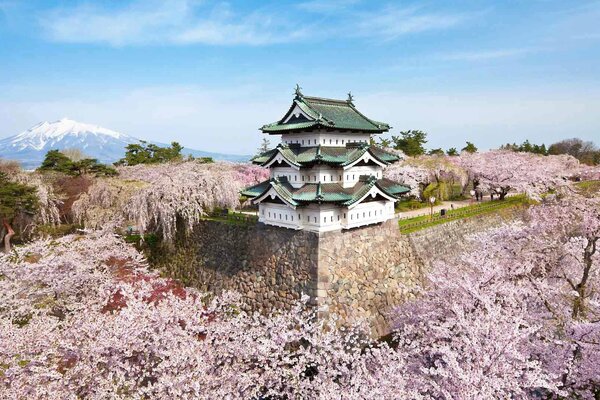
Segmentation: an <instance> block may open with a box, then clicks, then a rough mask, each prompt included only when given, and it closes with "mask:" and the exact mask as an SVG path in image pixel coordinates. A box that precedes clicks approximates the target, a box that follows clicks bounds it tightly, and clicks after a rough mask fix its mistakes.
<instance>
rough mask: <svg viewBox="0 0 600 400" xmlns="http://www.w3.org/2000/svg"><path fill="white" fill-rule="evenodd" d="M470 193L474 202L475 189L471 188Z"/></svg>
mask: <svg viewBox="0 0 600 400" xmlns="http://www.w3.org/2000/svg"><path fill="white" fill-rule="evenodd" d="M469 193H470V194H471V204H473V198H474V197H475V191H474V190H473V189H471V191H470V192H469Z"/></svg>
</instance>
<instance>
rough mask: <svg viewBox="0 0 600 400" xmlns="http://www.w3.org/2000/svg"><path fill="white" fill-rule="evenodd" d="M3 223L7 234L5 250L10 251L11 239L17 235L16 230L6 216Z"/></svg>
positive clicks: (5, 236)
mask: <svg viewBox="0 0 600 400" xmlns="http://www.w3.org/2000/svg"><path fill="white" fill-rule="evenodd" d="M2 225H4V228H5V229H6V235H4V252H5V253H10V239H11V238H12V237H13V236H14V235H15V231H14V230H13V228H12V226H10V223H9V222H8V220H7V219H6V218H5V219H3V220H2Z"/></svg>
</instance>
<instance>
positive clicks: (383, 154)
mask: <svg viewBox="0 0 600 400" xmlns="http://www.w3.org/2000/svg"><path fill="white" fill-rule="evenodd" d="M365 153H369V154H370V155H371V156H373V158H374V159H376V160H378V161H379V162H381V163H382V164H384V165H387V164H390V163H393V162H396V161H398V160H399V159H400V157H398V156H397V155H395V154H392V153H389V152H387V151H385V150H383V149H381V148H379V147H377V146H372V145H368V144H367V143H349V144H347V145H346V146H345V147H329V146H313V147H301V146H300V145H297V144H290V145H288V144H285V143H282V144H279V145H278V146H277V147H276V148H274V149H272V150H269V151H267V152H265V153H262V154H259V155H258V156H256V157H254V158H252V160H251V161H252V162H253V163H254V164H259V165H268V164H269V163H270V162H271V160H273V159H274V158H275V157H277V155H278V154H281V156H282V158H283V159H284V160H285V161H286V162H287V163H288V164H290V165H294V166H296V167H306V166H311V165H313V164H327V165H332V166H338V167H345V166H347V165H350V164H352V163H353V162H355V161H356V160H358V159H360V158H361V157H362V156H363V155H364V154H365Z"/></svg>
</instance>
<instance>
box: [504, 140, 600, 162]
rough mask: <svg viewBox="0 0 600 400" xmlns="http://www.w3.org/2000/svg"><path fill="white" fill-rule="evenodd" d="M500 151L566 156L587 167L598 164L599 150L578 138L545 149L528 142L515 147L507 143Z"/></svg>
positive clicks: (543, 145) (599, 158)
mask: <svg viewBox="0 0 600 400" xmlns="http://www.w3.org/2000/svg"><path fill="white" fill-rule="evenodd" d="M500 149H502V150H511V151H519V152H526V153H535V154H543V155H545V156H547V155H559V154H568V155H570V156H573V157H575V158H577V159H578V160H579V161H580V162H582V163H584V164H588V165H598V164H600V149H599V148H598V147H597V146H596V145H595V144H594V142H591V141H584V140H581V139H579V138H572V139H565V140H561V141H559V142H556V143H553V144H551V145H550V146H549V147H548V148H546V145H545V144H543V143H542V144H541V145H538V144H532V143H530V142H529V140H525V141H524V142H523V143H521V144H519V145H517V144H516V143H513V144H510V143H507V144H505V145H503V146H501V147H500Z"/></svg>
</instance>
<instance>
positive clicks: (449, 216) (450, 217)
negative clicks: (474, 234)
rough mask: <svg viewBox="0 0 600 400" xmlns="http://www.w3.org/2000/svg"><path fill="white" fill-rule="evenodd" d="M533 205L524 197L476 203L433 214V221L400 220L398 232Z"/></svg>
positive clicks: (424, 216) (419, 217)
mask: <svg viewBox="0 0 600 400" xmlns="http://www.w3.org/2000/svg"><path fill="white" fill-rule="evenodd" d="M531 204H533V202H532V201H531V200H529V199H528V198H527V197H526V196H525V195H520V196H512V197H507V198H506V199H505V200H497V201H493V202H486V203H477V204H473V205H470V206H466V207H462V208H458V209H455V210H452V209H450V210H447V212H446V216H445V217H442V216H441V215H440V213H439V212H436V213H434V215H433V220H431V217H430V216H429V215H420V216H418V217H414V218H407V219H401V220H399V221H398V226H399V227H400V232H402V233H404V234H407V233H411V232H415V231H418V230H421V229H425V228H429V227H431V226H435V225H439V224H444V223H446V222H450V221H456V220H458V219H465V218H471V217H476V216H479V215H484V214H501V213H504V212H506V211H507V210H508V211H510V212H514V209H518V208H519V207H527V206H529V205H531Z"/></svg>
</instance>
